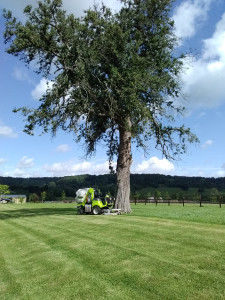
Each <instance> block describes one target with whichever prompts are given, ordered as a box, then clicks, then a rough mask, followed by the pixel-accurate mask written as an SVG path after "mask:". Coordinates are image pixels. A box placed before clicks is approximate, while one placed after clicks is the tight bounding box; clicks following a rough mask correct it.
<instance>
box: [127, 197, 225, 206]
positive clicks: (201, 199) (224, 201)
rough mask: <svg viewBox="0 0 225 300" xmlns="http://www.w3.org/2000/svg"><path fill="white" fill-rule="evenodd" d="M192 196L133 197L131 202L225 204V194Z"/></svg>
mask: <svg viewBox="0 0 225 300" xmlns="http://www.w3.org/2000/svg"><path fill="white" fill-rule="evenodd" d="M189 198H190V197H188V198H187V199H186V198H185V197H183V198H182V199H179V200H174V199H168V200H165V199H131V200H130V202H131V203H135V205H136V204H138V203H142V204H145V205H147V204H150V203H153V204H155V205H158V204H168V205H170V204H181V205H183V206H184V205H185V204H198V205H199V206H200V207H202V206H203V204H217V205H219V206H220V207H222V204H225V195H222V196H216V198H215V199H214V200H205V199H204V198H206V197H202V196H199V199H196V200H190V199H189Z"/></svg>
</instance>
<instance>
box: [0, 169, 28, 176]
mask: <svg viewBox="0 0 225 300" xmlns="http://www.w3.org/2000/svg"><path fill="white" fill-rule="evenodd" d="M2 176H10V177H20V178H29V177H33V174H30V173H28V172H27V171H25V170H22V169H20V168H15V169H13V171H7V172H3V173H2Z"/></svg>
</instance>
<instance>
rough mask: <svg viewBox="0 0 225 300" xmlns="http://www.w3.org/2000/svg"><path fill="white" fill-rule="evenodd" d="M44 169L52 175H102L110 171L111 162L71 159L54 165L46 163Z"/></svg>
mask: <svg viewBox="0 0 225 300" xmlns="http://www.w3.org/2000/svg"><path fill="white" fill-rule="evenodd" d="M114 166H115V164H114ZM44 170H45V171H47V172H49V173H51V176H67V175H80V174H90V175H93V174H94V175H100V174H107V173H109V163H108V162H107V161H106V162H104V163H100V164H98V163H95V162H88V161H83V162H81V163H77V162H75V161H73V160H70V161H66V162H60V163H54V164H52V165H48V164H46V165H44Z"/></svg>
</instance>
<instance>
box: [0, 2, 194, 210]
mask: <svg viewBox="0 0 225 300" xmlns="http://www.w3.org/2000/svg"><path fill="white" fill-rule="evenodd" d="M121 2H122V8H121V10H120V11H119V12H118V13H115V14H113V13H112V11H111V10H110V9H109V8H107V7H106V6H105V5H102V6H101V7H97V6H95V7H93V8H92V9H89V10H87V11H86V12H85V14H84V16H83V17H79V18H77V17H75V16H74V15H67V14H66V12H65V11H64V10H63V9H62V1H61V0H44V1H40V2H39V3H38V7H37V8H35V9H33V8H32V6H30V5H29V6H27V7H26V8H25V9H24V13H25V15H26V17H27V21H26V23H25V24H23V23H21V22H20V21H18V20H17V19H16V18H14V17H13V15H12V13H11V12H9V11H5V12H4V16H5V18H6V30H5V33H4V38H5V43H6V44H8V48H7V52H8V53H10V54H12V55H15V56H19V58H20V59H22V60H23V61H25V63H26V64H27V65H29V64H30V63H31V62H35V63H36V65H37V72H38V73H41V74H43V76H44V77H45V78H47V79H48V80H49V82H51V85H49V89H48V90H47V91H46V94H45V95H44V96H43V97H42V98H41V99H40V100H39V101H40V105H39V107H36V108H28V107H22V108H19V109H16V110H15V111H21V112H22V114H23V115H24V116H26V120H27V123H26V125H25V132H27V133H28V134H31V135H32V134H33V132H34V128H35V127H36V126H40V127H42V128H43V132H48V131H50V132H51V133H52V134H53V135H54V134H55V133H56V132H57V130H58V129H62V130H65V131H68V132H73V133H74V135H75V137H76V139H77V140H78V141H82V140H83V141H84V142H85V144H86V149H87V154H92V153H93V152H95V150H96V145H97V144H98V142H99V141H102V140H103V141H104V142H105V143H106V145H107V146H108V148H107V149H108V150H107V155H108V157H109V162H110V163H111V165H110V166H111V167H112V162H113V158H114V157H115V156H116V157H117V167H116V172H117V196H116V206H117V207H119V208H121V209H123V210H124V211H125V212H130V211H131V208H130V166H131V164H132V154H131V144H132V141H134V143H135V144H136V146H138V147H143V148H144V150H146V149H147V147H148V142H149V141H150V142H151V141H152V142H154V143H155V146H156V148H160V150H161V151H162V153H163V155H164V156H165V157H167V158H171V159H173V158H175V157H176V156H177V155H178V154H180V153H183V152H185V150H186V144H187V142H193V141H195V140H196V137H195V136H194V135H193V134H192V133H191V132H190V129H189V128H185V127H184V126H183V125H182V126H176V125H174V124H176V123H174V124H173V121H174V119H175V117H176V116H177V115H178V114H182V112H183V107H182V106H180V105H179V96H180V82H179V78H180V74H181V71H182V56H179V55H176V51H175V49H176V43H177V39H176V37H175V36H174V31H173V21H172V20H171V19H170V10H171V6H172V2H173V1H171V0H160V1H159V0H121Z"/></svg>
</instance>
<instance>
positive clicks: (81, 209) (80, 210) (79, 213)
mask: <svg viewBox="0 0 225 300" xmlns="http://www.w3.org/2000/svg"><path fill="white" fill-rule="evenodd" d="M77 214H78V215H83V214H84V208H83V206H81V207H79V208H78V211H77Z"/></svg>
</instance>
